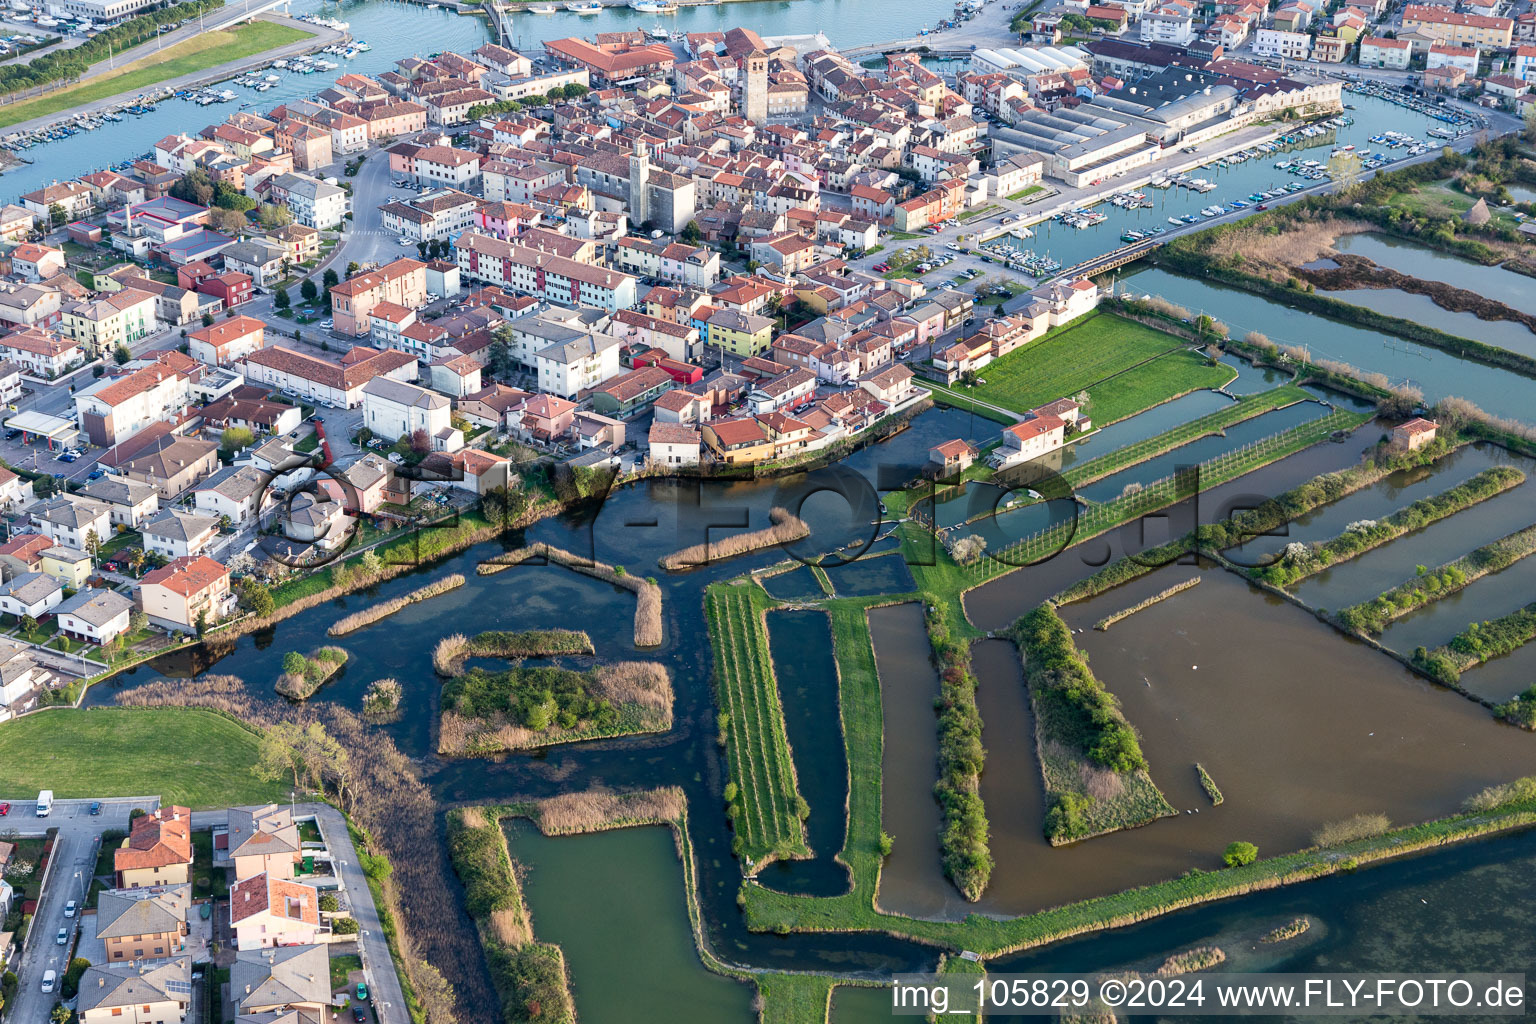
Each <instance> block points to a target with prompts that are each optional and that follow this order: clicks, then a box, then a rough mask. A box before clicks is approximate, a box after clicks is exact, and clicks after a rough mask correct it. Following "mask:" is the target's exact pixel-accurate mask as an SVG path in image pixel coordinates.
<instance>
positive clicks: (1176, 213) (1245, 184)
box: [974, 96, 1437, 267]
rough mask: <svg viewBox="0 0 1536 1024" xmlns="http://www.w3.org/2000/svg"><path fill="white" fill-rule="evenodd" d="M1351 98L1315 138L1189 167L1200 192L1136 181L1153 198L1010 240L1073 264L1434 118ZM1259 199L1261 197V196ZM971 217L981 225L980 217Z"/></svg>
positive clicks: (1421, 132) (1420, 131)
mask: <svg viewBox="0 0 1536 1024" xmlns="http://www.w3.org/2000/svg"><path fill="white" fill-rule="evenodd" d="M1350 102H1352V103H1354V104H1355V106H1356V107H1358V109H1357V110H1352V111H1346V112H1345V113H1346V114H1348V116H1350V117H1351V118H1353V119H1354V124H1353V125H1351V126H1347V127H1343V128H1340V129H1339V130H1338V131H1337V132H1332V133H1327V134H1324V135H1319V136H1317V137H1316V138H1312V139H1303V140H1301V141H1299V142H1298V143H1297V144H1296V145H1295V146H1293V147H1289V148H1288V149H1287V150H1286V151H1285V152H1276V153H1272V154H1269V155H1263V154H1261V155H1259V156H1258V157H1257V158H1255V159H1252V160H1247V161H1245V162H1243V163H1241V164H1235V165H1232V166H1229V167H1226V168H1223V167H1218V166H1216V165H1214V164H1212V165H1210V166H1206V167H1202V168H1199V169H1198V170H1195V171H1191V172H1190V173H1191V174H1192V175H1193V176H1194V177H1197V178H1205V179H1206V180H1207V181H1210V182H1213V183H1214V184H1215V185H1216V188H1215V189H1214V190H1213V191H1210V192H1203V193H1202V192H1195V191H1193V190H1191V189H1184V188H1176V187H1175V188H1167V189H1155V188H1152V187H1150V186H1148V185H1139V186H1137V187H1136V189H1134V191H1138V192H1142V193H1144V194H1145V195H1146V197H1147V198H1148V199H1150V200H1151V201H1152V205H1151V206H1150V207H1138V208H1137V209H1134V210H1127V209H1124V208H1122V207H1118V206H1113V205H1111V204H1109V203H1107V202H1104V203H1100V204H1098V206H1096V207H1095V210H1096V211H1097V212H1099V213H1103V214H1106V215H1107V216H1108V219H1107V220H1105V221H1104V222H1103V223H1101V224H1099V225H1097V226H1095V227H1091V228H1073V227H1068V226H1067V225H1065V224H1063V223H1061V222H1058V221H1045V222H1043V223H1040V224H1036V225H1032V226H1031V227H1030V230H1031V231H1032V232H1033V233H1034V237H1032V238H1027V239H1015V240H1013V242H1012V244H1014V245H1016V246H1018V247H1019V248H1023V249H1034V250H1035V251H1036V252H1038V253H1044V254H1047V255H1049V256H1051V257H1052V258H1053V259H1056V260H1058V261H1060V263H1061V265H1062V266H1064V267H1070V266H1074V265H1076V264H1078V263H1081V262H1083V261H1084V260H1087V259H1092V258H1093V257H1094V256H1098V255H1100V254H1101V253H1105V252H1108V251H1109V250H1111V249H1115V248H1118V247H1119V246H1121V245H1123V244H1124V243H1123V242H1122V241H1121V240H1120V236H1121V235H1122V234H1124V233H1125V232H1127V231H1143V232H1144V231H1148V230H1150V229H1152V228H1159V227H1161V228H1167V229H1168V230H1173V226H1172V225H1171V224H1169V223H1168V218H1170V217H1177V218H1182V217H1185V216H1188V215H1196V216H1198V215H1199V213H1200V211H1201V210H1202V209H1204V208H1206V207H1209V206H1222V205H1225V204H1227V203H1230V202H1232V201H1233V200H1243V201H1247V200H1248V198H1249V196H1250V195H1252V194H1254V193H1260V192H1267V191H1271V190H1273V189H1276V188H1280V187H1282V186H1284V185H1287V184H1289V183H1290V182H1292V181H1297V180H1299V179H1298V178H1297V177H1296V175H1294V174H1292V173H1290V172H1288V171H1282V170H1280V169H1279V168H1277V167H1276V166H1275V164H1276V163H1278V162H1280V161H1282V160H1317V161H1326V160H1327V158H1328V152H1329V150H1331V149H1332V148H1333V147H1334V146H1344V145H1354V146H1358V147H1359V148H1361V149H1379V148H1380V147H1378V146H1375V145H1373V144H1372V143H1371V142H1370V138H1371V136H1373V135H1375V134H1377V133H1379V132H1383V131H1399V132H1405V133H1407V134H1409V135H1412V136H1414V137H1415V138H1418V139H1421V140H1423V139H1427V138H1428V135H1427V134H1426V133H1427V132H1428V130H1429V128H1430V127H1431V126H1433V125H1434V124H1436V123H1437V122H1434V121H1431V120H1429V119H1428V118H1427V117H1425V116H1424V115H1423V114H1420V113H1417V112H1416V111H1413V110H1409V109H1408V108H1406V107H1399V106H1397V105H1395V104H1391V103H1388V102H1386V101H1385V100H1380V99H1376V98H1375V97H1368V96H1352V97H1350ZM1386 152H1387V153H1388V154H1394V155H1398V156H1406V155H1407V151H1406V149H1397V150H1386ZM1308 184H1315V182H1309V183H1308ZM1259 202H1261V203H1262V202H1265V200H1263V199H1260V200H1259ZM1045 205H1046V206H1048V207H1049V206H1051V205H1054V203H1053V201H1052V200H1045ZM974 223H975V226H977V227H981V226H983V223H984V222H981V221H977V222H974Z"/></svg>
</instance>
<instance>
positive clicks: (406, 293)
mask: <svg viewBox="0 0 1536 1024" xmlns="http://www.w3.org/2000/svg"><path fill="white" fill-rule="evenodd" d="M381 302H393V303H395V304H396V305H398V306H404V307H406V308H407V309H418V308H420V307H421V306H424V305H426V302H427V265H426V264H425V263H422V262H421V261H420V260H413V259H407V258H404V257H402V258H400V259H397V260H392V261H390V262H389V263H386V264H385V265H384V266H382V267H380V268H379V269H378V270H370V271H369V272H367V273H366V274H358V275H356V276H355V277H351V278H349V279H347V280H345V281H342V282H341V283H340V284H337V285H334V286H333V287H332V288H331V308H332V312H333V314H334V315H335V319H336V330H337V332H338V333H340V334H350V335H353V336H354V337H361V336H363V335H365V334H367V333H368V332H369V330H370V324H369V321H368V314H369V313H370V312H371V311H372V310H373V308H374V307H375V306H377V305H378V304H379V303H381Z"/></svg>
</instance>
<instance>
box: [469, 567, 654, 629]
mask: <svg viewBox="0 0 1536 1024" xmlns="http://www.w3.org/2000/svg"><path fill="white" fill-rule="evenodd" d="M540 558H543V559H547V560H548V561H550V562H554V563H556V564H558V565H563V566H565V567H566V568H567V569H572V570H574V571H576V572H579V573H583V574H585V575H587V576H592V577H595V578H597V579H600V580H602V581H604V582H605V583H611V584H613V585H614V586H616V587H622V588H623V589H625V590H628V591H630V592H632V593H633V594H634V595H635V646H636V647H656V646H659V645H660V644H661V641H662V622H661V587H660V586H658V585H657V583H656V581H655V580H652V579H640V578H639V577H637V576H631V575H630V574H629V573H628V571H627V570H626V569H625V568H624V567H623V566H622V565H608V564H606V563H604V562H598V561H594V560H592V559H588V558H582V557H581V556H579V555H573V554H571V553H570V552H569V551H562V550H561V549H560V548H557V547H554V546H553V545H550V544H545V543H542V542H540V543H537V544H530V545H529V546H528V547H525V548H518V549H517V550H515V551H508V552H506V553H505V554H501V555H497V556H496V557H495V558H492V559H488V560H487V561H484V562H481V563H480V564H479V565H477V566H475V572H477V573H479V574H480V575H481V576H489V575H491V574H492V573H498V572H502V571H503V570H506V569H510V568H512V567H513V566H515V565H521V564H522V563H524V562H530V561H534V560H537V559H540Z"/></svg>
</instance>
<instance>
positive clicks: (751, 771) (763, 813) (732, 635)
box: [704, 583, 810, 867]
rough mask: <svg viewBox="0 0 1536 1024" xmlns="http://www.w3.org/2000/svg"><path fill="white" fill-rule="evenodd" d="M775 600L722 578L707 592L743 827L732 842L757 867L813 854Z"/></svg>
mask: <svg viewBox="0 0 1536 1024" xmlns="http://www.w3.org/2000/svg"><path fill="white" fill-rule="evenodd" d="M774 604H775V602H774V601H773V599H772V598H770V597H769V596H768V595H767V594H766V593H765V592H764V591H763V589H762V588H761V587H759V586H757V585H756V584H752V583H746V584H743V583H716V584H712V585H711V586H710V587H709V588H708V589H707V590H706V591H705V594H704V606H705V611H706V614H707V618H708V620H709V638H710V643H711V646H712V647H713V649H714V656H715V671H714V683H715V700H716V706H717V707H718V708H719V720H718V722H719V728H720V738H721V741H722V743H723V745H724V747H725V756H726V763H727V764H728V765H729V766H730V780H731V781H730V792H728V793H727V794H726V801H727V804H728V807H727V813H728V814H729V815H730V816H731V821H732V824H733V826H734V828H735V831H736V838H735V839H734V840H733V841H732V850H733V852H734V853H735V854H736V855H737V856H738V857H741V858H743V864H744V865H745V862H746V859H750V860H751V861H752V864H753V866H754V867H760V866H761V865H762V864H763V863H764V862H766V861H770V860H775V859H778V858H784V857H805V856H809V855H810V850H809V849H808V848H807V847H806V845H805V829H804V824H803V823H804V819H805V816H806V814H807V813H809V807H808V806H807V804H806V802H805V798H804V797H802V796H801V795H800V792H799V790H798V789H797V787H796V784H795V765H794V759H793V757H792V756H791V754H790V750H789V737H788V734H787V733H786V731H785V726H784V708H783V705H782V704H781V703H780V700H779V685H778V681H777V679H776V678H775V677H774V674H773V658H772V656H771V655H770V653H769V650H768V630H767V626H766V624H765V623H764V621H763V615H764V613H765V612H767V611H768V609H770V608H772V607H774Z"/></svg>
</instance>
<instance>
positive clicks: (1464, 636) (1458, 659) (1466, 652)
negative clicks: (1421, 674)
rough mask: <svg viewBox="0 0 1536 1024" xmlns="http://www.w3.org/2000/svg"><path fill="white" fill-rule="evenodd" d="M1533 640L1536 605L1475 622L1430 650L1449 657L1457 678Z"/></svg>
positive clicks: (1449, 663)
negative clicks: (1443, 644)
mask: <svg viewBox="0 0 1536 1024" xmlns="http://www.w3.org/2000/svg"><path fill="white" fill-rule="evenodd" d="M1532 639H1536V604H1528V605H1526V606H1525V607H1524V608H1520V609H1517V610H1515V611H1512V612H1510V613H1509V614H1508V615H1503V616H1500V617H1499V618H1497V619H1489V620H1487V621H1486V622H1474V623H1472V624H1471V625H1469V626H1468V627H1467V628H1466V629H1464V630H1462V631H1461V632H1460V633H1457V634H1456V635H1455V636H1453V637H1452V638H1451V639H1450V642H1448V643H1447V644H1446V645H1445V646H1444V647H1438V648H1436V649H1435V650H1434V651H1432V652H1429V653H1430V654H1431V655H1434V656H1439V657H1443V658H1445V659H1446V661H1447V664H1448V666H1449V668H1450V671H1451V673H1452V679H1453V680H1454V679H1455V678H1459V677H1460V675H1461V673H1463V672H1465V671H1467V670H1468V669H1472V668H1476V667H1477V666H1478V665H1481V664H1482V663H1483V662H1485V661H1491V660H1493V659H1494V658H1498V657H1502V656H1504V655H1506V654H1512V653H1514V652H1515V651H1517V650H1519V649H1520V648H1521V647H1524V646H1525V645H1526V644H1527V643H1529V642H1530V641H1531V640H1532Z"/></svg>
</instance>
